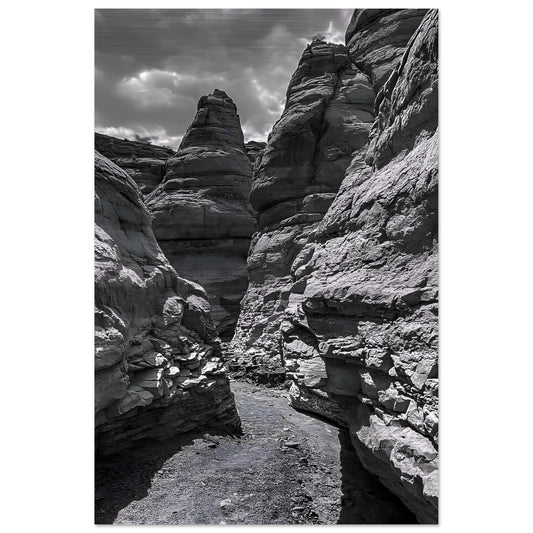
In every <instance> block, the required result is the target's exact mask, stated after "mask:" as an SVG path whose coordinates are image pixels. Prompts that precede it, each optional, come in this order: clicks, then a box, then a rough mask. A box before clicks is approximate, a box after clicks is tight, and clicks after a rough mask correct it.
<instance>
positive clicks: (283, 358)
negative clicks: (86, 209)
mask: <svg viewBox="0 0 533 533" xmlns="http://www.w3.org/2000/svg"><path fill="white" fill-rule="evenodd" d="M437 28H438V21H437V12H436V11H434V10H430V11H426V10H356V12H355V14H354V17H353V18H352V21H351V23H350V27H349V29H348V32H347V45H348V51H347V50H346V49H345V48H344V47H339V46H338V45H330V44H325V43H318V42H314V43H313V44H311V45H310V47H309V48H308V49H307V50H306V52H305V53H304V56H303V57H302V61H301V63H300V66H299V67H298V70H297V72H296V73H295V75H294V76H293V79H292V80H291V86H290V87H289V91H288V93H287V96H288V98H287V106H286V109H285V112H284V114H283V116H282V117H281V119H280V120H279V121H278V122H277V123H276V125H275V126H274V129H273V131H272V134H271V136H270V138H269V142H268V145H267V147H266V149H265V151H264V152H263V153H262V155H261V156H260V160H259V161H258V162H257V163H256V167H255V170H254V182H253V188H252V204H253V206H254V207H255V208H256V209H257V211H258V213H259V232H258V233H257V234H256V235H255V236H254V240H253V243H252V247H251V250H250V256H249V260H248V268H249V273H250V287H249V289H248V292H247V295H246V297H245V298H244V300H243V304H242V313H241V317H240V319H239V324H238V327H237V330H236V334H235V337H234V339H233V341H232V347H233V349H234V352H235V361H233V363H232V364H233V365H235V366H239V367H241V368H245V369H246V370H247V371H248V372H251V373H254V374H255V375H261V374H269V375H274V372H275V375H276V376H279V377H280V379H282V377H283V376H287V377H290V378H291V379H292V385H291V390H290V394H291V398H292V402H293V405H294V406H295V407H297V408H301V409H306V410H310V411H314V412H317V413H319V414H321V415H323V416H327V417H329V418H333V419H335V420H337V421H339V422H340V423H342V424H344V425H346V426H347V427H348V428H349V432H350V436H351V439H352V442H353V445H354V447H355V449H356V451H357V454H358V456H359V457H360V459H361V461H362V463H363V464H364V466H365V467H366V468H367V469H368V470H369V471H370V472H372V473H374V474H375V475H377V476H378V478H379V479H380V481H381V482H382V483H383V484H384V485H385V486H386V487H388V488H389V489H390V490H391V491H392V492H393V493H395V494H396V495H397V496H398V497H399V498H400V499H401V500H402V501H403V503H404V504H405V505H406V506H407V507H408V508H409V509H411V511H412V512H413V513H415V515H416V516H417V518H418V520H419V521H420V522H423V523H435V522H437V516H438V512H437V506H438V504H437V499H438V367H437V346H438V322H437V311H438V303H437V301H438V300H437V290H438V274H437V268H438V260H437V174H438V129H437V84H438V72H437V62H438V58H437V53H438V45H437ZM314 48H316V52H317V53H316V55H315V54H314V53H313V52H314V50H313V49H314ZM326 50H327V52H326ZM306 62H308V63H310V64H309V65H306ZM355 80H357V81H355ZM331 84H333V90H331ZM343 88H346V91H345V92H344V93H343V91H342V89H343ZM342 96H344V99H342V100H341V102H342V103H340V102H339V103H338V98H342ZM336 105H342V106H343V107H342V112H340V113H339V114H337V115H333V116H335V117H336V119H335V120H333V119H332V120H331V125H328V126H327V127H326V125H325V122H326V123H327V116H328V112H329V110H330V109H331V110H332V111H334V110H335V106H336ZM374 112H375V113H376V115H374ZM370 123H372V129H371V131H370ZM336 130H337V133H335V132H336ZM328 132H329V133H328ZM346 139H352V140H353V141H351V143H350V142H347V143H346V144H344V142H343V141H345V140H346ZM315 200H316V202H315ZM309 204H311V206H313V207H311V206H309ZM318 205H319V206H321V208H317V207H315V206H318ZM308 206H309V207H308Z"/></svg>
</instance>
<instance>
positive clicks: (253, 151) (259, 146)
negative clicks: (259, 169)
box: [244, 141, 266, 167]
mask: <svg viewBox="0 0 533 533" xmlns="http://www.w3.org/2000/svg"><path fill="white" fill-rule="evenodd" d="M265 147H266V143H264V142H259V141H248V142H247V143H246V144H245V145H244V148H245V149H246V153H247V154H248V157H249V158H250V163H252V167H253V166H254V163H255V160H256V159H257V156H258V155H259V153H260V152H262V151H263V150H264V149H265Z"/></svg>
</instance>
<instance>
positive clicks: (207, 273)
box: [147, 90, 255, 338]
mask: <svg viewBox="0 0 533 533" xmlns="http://www.w3.org/2000/svg"><path fill="white" fill-rule="evenodd" d="M251 175H252V164H251V162H250V159H249V157H248V155H247V153H246V150H245V147H244V139H243V135H242V130H241V126H240V120H239V116H238V115H237V108H236V106H235V104H234V103H233V100H232V99H231V98H230V97H229V96H228V95H227V94H226V93H225V92H223V91H219V90H215V91H214V92H213V94H211V95H208V96H203V97H202V98H201V99H200V101H199V102H198V112H197V113H196V117H195V118H194V121H193V122H192V124H191V125H190V126H189V129H188V130H187V133H186V134H185V136H184V138H183V140H182V142H181V145H180V147H179V150H178V152H177V153H176V154H175V156H173V157H171V158H170V159H169V160H168V161H167V164H166V173H165V176H164V178H163V182H162V183H161V185H159V187H157V189H156V190H154V191H153V192H152V194H150V196H149V197H148V199H147V205H148V207H149V209H150V211H151V212H152V214H153V217H154V221H153V228H154V232H155V235H156V237H157V240H158V242H159V244H160V246H161V248H162V249H163V251H164V253H165V255H166V257H167V258H168V259H169V261H170V263H171V264H172V266H173V267H174V268H175V269H176V270H177V272H178V273H179V274H180V275H182V276H184V277H186V278H188V279H191V280H193V281H195V282H197V283H199V284H201V285H202V286H203V287H204V288H205V290H206V291H207V294H208V295H209V302H210V305H211V309H212V316H213V320H214V322H215V325H216V327H217V330H218V332H219V334H220V335H221V337H223V338H231V335H232V334H233V330H234V328H235V323H236V321H237V316H238V313H239V302H240V301H241V298H242V297H243V295H244V293H245V292H246V288H247V285H248V276H247V272H246V256H247V253H248V247H249V245H250V239H251V236H252V234H253V232H254V230H255V218H254V214H253V211H252V208H251V207H250V203H249V194H250V187H251Z"/></svg>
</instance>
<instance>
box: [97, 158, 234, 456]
mask: <svg viewBox="0 0 533 533" xmlns="http://www.w3.org/2000/svg"><path fill="white" fill-rule="evenodd" d="M95 187H96V197H95V202H96V203H95V306H96V308H95V350H96V351H95V371H96V375H95V389H96V390H95V401H96V449H97V453H99V454H101V455H108V454H112V453H115V452H117V451H119V450H122V449H124V448H127V447H130V446H131V445H134V444H135V443H137V442H139V441H140V440H145V439H148V438H151V439H165V438H168V437H171V436H173V435H175V434H178V433H184V432H187V431H190V430H192V429H197V428H199V427H203V426H209V427H219V428H224V429H227V430H232V431H233V430H237V429H238V428H239V425H240V422H239V418H238V415H237V413H236V410H235V405H234V401H233V395H232V394H231V392H230V389H229V383H228V378H227V377H226V372H225V367H224V365H223V361H222V359H221V355H220V343H219V339H218V337H217V335H216V331H215V328H214V326H213V324H212V321H211V318H210V315H209V304H208V302H207V297H206V293H205V291H204V290H203V289H202V287H200V286H199V285H197V284H195V283H192V282H190V281H187V280H185V279H182V278H180V277H178V276H177V274H176V272H175V270H174V269H173V268H172V267H171V265H170V263H169V262H168V261H167V259H166V258H165V256H164V255H163V253H162V251H161V249H160V247H159V245H158V244H157V241H156V239H155V236H154V234H153V231H152V227H151V219H150V215H149V213H148V211H147V209H146V207H145V205H144V203H143V199H142V195H141V193H140V191H139V189H138V187H137V186H136V184H135V182H134V181H133V180H132V179H131V178H130V177H129V176H128V174H127V173H126V172H125V171H123V170H122V169H120V168H119V167H118V166H116V165H115V164H114V163H112V162H111V161H110V160H109V159H107V158H105V157H103V156H102V155H100V154H99V153H98V152H96V153H95Z"/></svg>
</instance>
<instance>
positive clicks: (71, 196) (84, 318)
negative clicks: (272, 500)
mask: <svg viewBox="0 0 533 533" xmlns="http://www.w3.org/2000/svg"><path fill="white" fill-rule="evenodd" d="M526 6H528V4H527V3H526V2H517V1H507V2H499V3H496V2H484V3H482V2H478V3H474V2H470V3H467V2H465V1H463V2H459V1H448V2H446V3H445V2H434V3H432V5H430V6H428V5H421V3H413V2H392V1H387V2H379V3H378V2H371V1H369V0H366V1H365V2H363V3H362V4H361V5H358V4H348V3H346V2H327V3H326V2H322V3H319V2H314V1H310V0H308V1H306V2H273V1H271V2H268V3H265V2H257V3H251V2H248V3H246V2H232V3H229V4H223V5H221V4H220V3H214V2H201V1H195V2H188V3H183V2H168V1H159V2H157V3H156V4H154V5H150V4H149V3H148V2H134V1H128V2H120V1H115V2H112V3H108V4H106V3H104V2H100V3H99V4H97V5H94V4H88V3H87V4H84V3H82V2H72V1H71V2H66V1H65V2H58V1H48V2H39V3H38V2H24V3H23V2H14V1H12V2H10V3H8V4H4V6H3V8H2V29H1V31H0V38H1V40H2V42H1V50H2V63H1V67H0V68H1V81H0V87H1V89H0V90H1V103H2V115H1V116H2V121H1V127H0V132H1V136H2V142H1V146H2V163H1V168H2V182H1V183H2V187H1V192H2V208H1V209H0V215H1V217H2V230H3V232H2V234H3V242H2V244H1V247H0V250H1V252H2V253H1V261H0V264H1V268H2V273H1V278H0V279H1V280H2V287H3V291H2V292H3V298H2V311H3V313H2V317H3V318H2V322H1V324H2V330H3V336H2V341H1V361H2V372H1V383H2V385H1V388H0V393H1V398H2V419H1V420H2V426H1V434H2V441H1V442H2V445H3V446H2V452H1V455H0V456H1V458H2V462H3V465H2V477H1V486H2V489H3V491H2V493H3V495H2V500H1V501H2V508H3V512H2V514H1V515H0V521H1V523H2V524H3V526H4V528H3V530H4V531H9V532H11V531H54V532H63V531H65V532H66V531H68V532H71V531H75V532H79V531H82V532H83V531H89V530H92V529H93V528H94V527H95V526H93V525H92V524H93V458H92V453H93V418H92V400H93V354H92V348H93V346H92V327H93V322H92V320H93V318H92V299H93V293H92V274H93V263H92V261H93V251H92V229H93V228H92V221H93V204H92V199H93V159H92V158H93V118H94V117H93V108H94V105H93V98H94V78H93V64H94V41H93V39H94V33H93V28H94V14H93V9H94V8H95V7H167V8H178V7H182V8H183V7H211V8H213V7H214V8H221V7H225V8H227V7H254V8H257V7H280V8H287V7H306V8H321V7H323V8H324V7H327V8H333V7H350V8H352V7H353V8H355V7H361V8H362V7H439V8H440V10H441V11H440V52H441V55H440V75H441V78H440V79H441V82H440V89H441V91H440V124H441V140H442V144H441V167H440V168H441V174H440V191H441V194H440V221H441V231H440V242H441V257H442V260H441V289H442V295H441V310H442V319H441V367H440V368H441V383H442V388H441V418H442V424H441V428H442V429H441V435H442V440H441V443H442V445H441V457H442V459H441V479H442V483H441V507H440V509H441V518H440V523H441V525H440V529H441V530H445V531H454V532H455V531H463V530H464V531H469V532H471V531H492V530H495V531H496V530H498V531H500V530H501V529H504V530H506V531H523V530H525V529H529V528H530V527H531V526H530V525H529V522H530V521H531V519H530V517H529V511H530V507H533V504H532V503H531V492H532V491H531V475H532V472H531V459H530V457H529V456H530V455H531V453H530V447H531V440H530V435H531V419H530V413H531V397H532V394H531V385H530V383H531V381H532V370H533V369H532V365H531V358H532V357H533V349H532V341H531V335H530V332H531V319H532V313H531V307H532V303H533V294H532V283H531V262H530V257H531V253H530V248H531V243H532V239H531V228H532V224H531V213H532V206H531V202H532V197H531V193H532V190H531V189H532V188H531V181H532V178H533V173H532V171H531V160H532V159H533V147H532V135H531V127H532V113H531V94H532V84H531V68H532V67H531V63H532V61H531V55H532V52H533V50H532V46H531V34H532V33H533V28H532V27H531V22H532V17H531V9H530V8H529V7H526ZM100 527H103V526H100ZM328 527H329V528H330V529H333V527H332V526H328ZM344 527H347V526H344ZM348 527H350V526H348ZM351 527H354V526H351ZM399 527H400V526H399ZM420 527H422V526H401V529H402V530H406V529H408V530H411V529H412V530H415V529H416V530H419V528H420ZM125 529H129V527H125V528H122V529H121V531H123V530H125ZM187 529H189V528H187V527H185V526H181V527H180V530H182V531H183V530H187ZM209 529H213V530H217V528H216V527H210V528H209ZM388 529H389V528H387V527H385V526H378V527H374V528H372V531H385V530H388ZM156 530H157V528H156V527H147V528H144V529H143V531H156ZM240 530H242V529H240Z"/></svg>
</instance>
